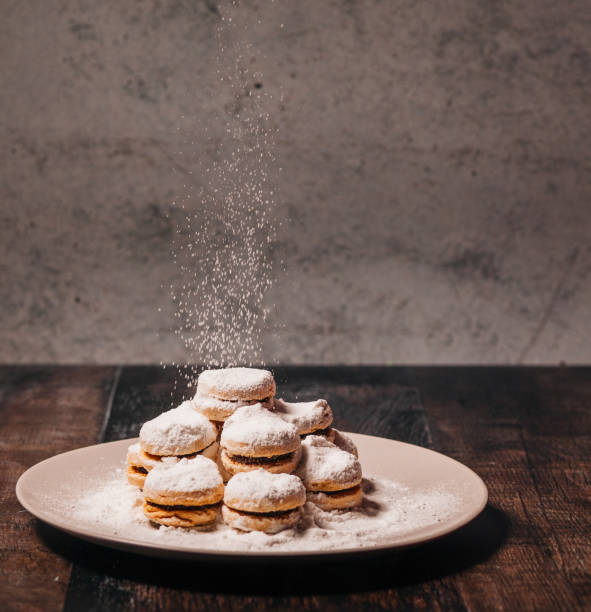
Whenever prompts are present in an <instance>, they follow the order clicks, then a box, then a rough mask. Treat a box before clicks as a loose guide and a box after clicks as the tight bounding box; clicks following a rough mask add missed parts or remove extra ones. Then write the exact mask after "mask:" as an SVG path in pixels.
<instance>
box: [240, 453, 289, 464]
mask: <svg viewBox="0 0 591 612" xmlns="http://www.w3.org/2000/svg"><path fill="white" fill-rule="evenodd" d="M228 456H229V457H230V459H231V460H232V461H236V463H244V464H246V465H270V464H272V463H279V462H280V461H288V460H289V459H291V458H292V457H293V453H287V454H285V455H275V456H274V457H245V456H244V455H228Z"/></svg>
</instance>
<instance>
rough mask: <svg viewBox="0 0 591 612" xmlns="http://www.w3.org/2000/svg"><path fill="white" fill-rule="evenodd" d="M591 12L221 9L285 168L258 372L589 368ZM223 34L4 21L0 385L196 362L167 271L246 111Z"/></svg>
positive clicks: (102, 5) (70, 18)
mask: <svg viewBox="0 0 591 612" xmlns="http://www.w3.org/2000/svg"><path fill="white" fill-rule="evenodd" d="M588 9H589V3H588V0H574V1H572V2H568V3H561V2H555V1H551V2H550V1H547V0H535V1H534V0H529V1H526V2H521V3H511V2H508V1H503V0H499V1H494V2H493V1H491V0H482V1H475V0H450V1H449V2H444V3H440V2H437V3H428V2H413V1H405V2H403V1H398V0H393V1H385V0H382V1H378V0H373V1H372V0H365V1H358V2H355V1H345V0H339V1H318V0H298V1H297V2H295V1H291V0H276V1H275V2H270V1H269V2H263V1H262V0H261V1H260V2H256V3H255V2H246V1H245V2H242V3H241V4H240V5H239V6H238V7H237V8H235V9H234V12H233V14H234V15H235V16H236V18H237V19H238V21H239V22H240V23H242V22H244V23H246V24H249V26H248V27H247V28H245V29H244V28H243V29H239V30H237V31H236V32H238V33H236V32H235V33H234V34H232V35H231V36H230V37H229V38H228V39H227V40H226V43H227V44H238V43H240V42H242V43H244V42H245V40H246V42H252V44H253V52H252V56H251V57H248V62H251V63H250V66H251V67H252V71H253V74H254V73H255V72H258V73H262V76H260V77H257V82H259V81H260V83H261V84H262V88H261V89H260V92H261V93H262V92H264V93H265V96H264V97H262V98H261V99H262V100H263V102H262V103H263V104H265V105H266V110H267V111H268V112H269V114H270V124H271V125H272V126H273V127H274V128H276V129H277V136H276V145H275V149H274V154H275V156H276V160H277V166H281V167H282V168H283V170H282V171H281V172H276V173H274V174H273V176H272V182H273V184H274V186H275V189H276V196H275V202H276V205H275V208H274V215H275V220H276V221H277V225H279V222H281V221H283V225H281V227H279V229H278V232H277V234H276V235H275V236H274V237H273V240H272V242H271V243H270V245H269V256H270V257H272V258H273V259H274V260H275V261H276V262H277V265H276V266H275V268H276V272H275V274H276V275H277V279H276V282H275V284H274V286H273V288H272V290H271V291H270V292H269V293H268V294H267V296H266V303H267V305H268V306H270V307H272V313H271V316H270V319H269V321H268V325H267V326H266V328H265V332H264V335H263V338H262V342H263V347H264V357H265V359H266V360H267V361H271V362H285V363H294V362H295V363H299V362H313V363H390V362H393V363H452V362H453V363H557V362H559V361H565V362H567V363H582V362H586V363H589V362H590V361H591V342H589V340H588V339H589V336H590V332H591V320H590V313H591V307H590V305H591V286H590V284H589V276H590V272H591V208H590V207H591V155H590V153H591V145H590V143H591V113H590V110H589V109H590V108H591V55H590V45H591V43H590V41H591V21H590V17H589V10H588ZM220 11H221V13H222V14H223V13H224V11H226V5H225V4H224V3H221V6H220V7H218V6H217V5H216V3H215V2H214V1H213V0H209V1H201V2H199V1H196V0H195V1H189V0H185V1H180V0H179V1H175V0H161V1H157V0H145V1H143V2H139V1H132V0H126V1H124V2H121V1H119V0H117V1H115V0H105V1H103V2H96V1H93V0H88V1H82V0H79V1H75V0H63V1H61V2H58V1H51V2H48V1H45V0H37V1H32V0H31V1H28V2H27V1H24V0H23V1H21V2H8V1H6V0H5V1H3V2H0V76H1V83H2V85H1V95H0V134H1V135H2V155H1V162H0V239H1V240H0V277H1V282H0V339H1V342H0V361H1V362H5V363H6V362H122V363H124V362H159V361H183V360H187V359H197V360H198V359H199V356H198V355H197V356H196V355H190V354H189V353H188V351H187V350H186V349H185V348H184V347H183V345H182V343H181V342H180V341H179V339H178V337H176V336H175V335H174V333H173V332H172V328H173V327H174V317H173V311H174V304H173V303H172V301H171V299H170V296H169V291H168V287H169V285H170V284H172V285H173V286H174V285H175V284H176V285H178V284H179V282H182V279H180V278H179V270H178V267H177V266H175V264H174V262H173V261H172V258H171V256H170V252H169V251H170V244H171V240H172V237H173V234H174V231H175V227H176V226H177V225H178V224H179V223H180V222H182V215H180V213H179V211H178V210H177V209H174V208H173V207H172V202H173V200H174V199H175V198H177V197H178V196H179V194H182V193H183V190H184V189H186V187H183V185H186V182H187V181H188V180H191V181H193V182H196V183H197V184H203V182H204V179H203V177H202V176H195V174H193V175H191V174H190V173H191V172H192V169H193V162H194V160H195V158H196V157H198V158H200V160H201V161H203V160H204V159H205V160H207V159H208V156H215V150H212V148H211V147H210V146H208V143H207V142H205V141H201V140H200V137H201V135H202V134H203V133H204V132H203V130H204V126H208V128H209V129H210V131H211V132H212V133H213V134H214V137H215V138H218V139H222V138H223V126H224V114H226V115H231V114H232V113H234V112H235V108H234V106H233V99H232V98H231V97H229V96H228V92H227V91H226V90H224V88H223V87H220V84H219V75H216V69H217V64H216V53H217V42H216V36H215V32H216V29H217V28H219V24H220ZM281 24H283V27H281ZM240 32H242V34H240ZM240 36H243V37H244V38H243V40H242V41H240ZM232 37H233V38H232ZM252 88H254V80H253V82H252V83H247V84H246V89H248V90H250V89H252ZM191 140H193V141H194V142H195V144H194V145H192V147H193V148H192V149H191V154H192V155H193V156H195V157H193V158H191V159H189V160H187V159H186V158H183V156H182V155H181V153H182V152H183V151H184V150H185V148H186V146H187V141H191ZM189 206H195V207H198V204H197V203H194V204H190V205H189ZM280 259H283V260H284V261H285V263H284V271H282V270H281V266H280V265H279V264H278V262H279V260H280Z"/></svg>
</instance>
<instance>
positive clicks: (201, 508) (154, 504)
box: [146, 500, 220, 512]
mask: <svg viewBox="0 0 591 612" xmlns="http://www.w3.org/2000/svg"><path fill="white" fill-rule="evenodd" d="M146 504H147V505H148V506H154V507H155V508H160V509H162V510H168V511H169V512H174V511H175V510H207V509H208V508H218V507H219V506H220V502H218V503H216V504H208V505H207V506H165V505H164V504H156V503H154V502H152V501H148V500H146Z"/></svg>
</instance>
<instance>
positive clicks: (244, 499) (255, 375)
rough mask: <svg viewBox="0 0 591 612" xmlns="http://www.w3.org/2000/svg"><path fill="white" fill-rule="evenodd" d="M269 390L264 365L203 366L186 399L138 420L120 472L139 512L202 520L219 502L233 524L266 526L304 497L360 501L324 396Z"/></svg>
mask: <svg viewBox="0 0 591 612" xmlns="http://www.w3.org/2000/svg"><path fill="white" fill-rule="evenodd" d="M275 390H276V385H275V380H274V379H273V375H272V374H271V372H269V371H267V370H260V369H255V368H225V369H219V370H205V371H204V372H202V373H201V375H200V376H199V379H198V382H197V391H196V394H195V397H194V398H193V399H192V400H189V401H186V402H183V404H181V405H180V406H179V407H178V408H174V409H172V410H169V411H167V412H165V413H163V414H161V415H160V416H158V417H156V418H155V419H152V420H151V421H148V422H147V423H145V424H144V425H143V426H142V428H141V430H140V441H139V443H137V444H134V445H132V446H130V448H129V451H128V455H127V464H128V471H127V474H128V481H129V482H130V483H131V484H133V485H134V486H138V487H140V488H143V495H144V514H145V515H146V517H147V518H149V519H150V520H151V521H152V522H154V523H159V524H163V525H169V526H179V527H198V528H203V527H209V528H210V527H211V526H213V525H215V523H216V522H217V520H218V514H219V510H220V508H221V515H222V518H223V520H224V522H225V523H226V524H228V525H230V526H232V527H233V528H235V529H240V530H242V531H263V532H266V533H276V532H277V531H280V530H282V529H286V528H289V527H293V526H295V525H296V524H297V523H298V522H299V520H300V518H301V515H302V509H303V506H304V504H305V502H306V501H308V502H312V503H314V504H316V505H317V506H318V507H320V508H321V509H323V510H343V509H349V508H353V507H355V506H358V505H359V504H361V502H362V491H361V480H362V472H361V465H360V463H359V461H358V459H357V449H356V447H355V444H354V443H353V442H352V440H351V439H350V438H348V437H347V436H346V435H345V434H343V433H341V432H339V431H337V430H336V429H334V428H333V427H332V422H333V414H332V410H331V408H330V406H329V405H328V403H327V402H326V400H323V399H319V400H316V401H313V402H287V401H284V400H282V399H275ZM223 483H227V484H226V485H225V488H224V484H223ZM222 498H223V503H222Z"/></svg>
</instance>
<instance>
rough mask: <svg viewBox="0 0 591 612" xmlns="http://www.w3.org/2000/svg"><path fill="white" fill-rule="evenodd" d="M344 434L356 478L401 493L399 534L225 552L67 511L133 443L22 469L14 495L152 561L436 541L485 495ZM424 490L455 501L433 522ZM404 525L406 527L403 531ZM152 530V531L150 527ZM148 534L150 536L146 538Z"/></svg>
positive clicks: (457, 475) (428, 459) (412, 452)
mask: <svg viewBox="0 0 591 612" xmlns="http://www.w3.org/2000/svg"><path fill="white" fill-rule="evenodd" d="M348 435H349V436H350V437H351V438H352V439H353V441H354V442H355V444H356V445H357V447H358V449H359V457H360V461H361V464H362V467H363V472H364V475H371V476H372V477H374V478H376V479H388V481H392V483H395V486H396V487H397V489H396V490H399V491H401V492H404V494H402V493H401V498H400V499H401V503H402V501H403V500H405V501H404V503H405V504H406V506H405V507H406V510H405V511H404V516H403V515H402V514H401V515H400V520H401V521H402V520H403V518H404V517H406V519H405V520H406V523H404V522H401V523H400V525H401V527H400V528H399V529H394V530H392V529H390V530H389V531H388V532H387V533H385V534H384V535H383V537H379V538H374V539H373V540H371V539H369V540H368V541H367V542H365V541H362V542H361V543H360V542H359V541H358V540H353V539H349V540H348V541H347V543H346V544H339V543H337V545H336V546H334V547H333V548H330V549H328V550H326V549H321V550H318V549H316V548H315V546H316V545H312V546H309V547H308V548H306V547H304V548H300V549H297V550H284V549H282V547H281V546H273V547H272V548H269V549H265V550H231V549H230V548H228V545H227V544H226V545H225V547H221V548H220V549H217V550H215V549H212V548H211V547H203V546H200V545H199V533H196V534H194V536H195V537H193V535H191V536H190V537H191V538H192V540H191V542H187V541H183V538H174V537H171V538H167V537H159V538H154V537H151V535H150V534H149V533H148V531H147V528H145V527H144V529H145V530H146V535H142V533H140V532H137V533H136V532H134V531H133V530H126V529H115V528H113V526H112V525H111V524H110V523H109V522H108V521H105V520H102V521H100V520H99V521H97V520H93V521H90V520H87V519H85V517H84V516H81V515H80V513H79V512H78V513H77V512H74V511H73V508H74V507H75V504H76V501H77V500H80V499H82V498H83V497H84V495H91V494H92V492H93V491H95V492H96V491H97V490H98V489H99V488H100V487H101V485H102V484H104V482H105V479H106V478H107V476H108V475H110V478H111V479H112V478H113V474H115V473H117V470H119V472H118V473H119V476H118V478H120V479H121V481H124V479H125V470H124V469H122V468H124V462H125V456H126V452H127V447H128V446H129V445H130V444H131V443H133V442H135V441H137V439H130V440H119V441H117V442H108V443H105V444H97V445H95V446H87V447H85V448H79V449H77V450H73V451H70V452H67V453H62V454H60V455H56V456H54V457H51V458H50V459H46V460H45V461H42V462H41V463H38V464H37V465H35V466H33V467H31V468H30V469H28V470H27V471H26V472H25V473H24V474H23V475H22V476H21V477H20V478H19V480H18V482H17V485H16V494H17V497H18V500H19V501H20V503H21V504H22V505H23V506H24V507H25V508H26V509H27V510H28V511H29V512H30V513H31V514H33V515H34V516H36V517H37V518H39V519H40V520H42V521H44V522H46V523H49V524H50V525H53V526H54V527H57V528H59V529H61V530H63V531H66V532H68V533H70V534H73V535H75V536H77V537H80V538H83V539H86V540H89V541H91V542H95V543H98V544H101V545H103V546H108V547H111V548H117V549H121V550H126V551H131V552H135V553H139V554H144V555H151V556H159V557H168V558H193V559H197V558H202V559H204V558H208V559H215V558H217V559H219V560H221V559H227V558H232V559H237V558H240V557H245V556H246V557H259V558H261V557H264V558H268V557H273V558H279V557H290V558H292V557H301V556H317V555H321V556H325V555H340V554H354V553H361V552H363V553H367V552H371V551H384V550H390V549H396V548H403V547H408V546H413V545H416V544H421V543H424V542H428V541H429V540H433V539H435V538H439V537H441V536H444V535H446V534H448V533H450V532H452V531H454V530H456V529H458V528H459V527H462V526H463V525H465V524H466V523H468V522H469V521H471V520H472V519H473V518H475V517H476V516H477V515H478V514H479V513H480V512H481V511H482V510H483V508H484V507H485V505H486V502H487V498H488V493H487V489H486V486H485V484H484V482H483V481H482V480H481V479H480V477H479V476H477V475H476V474H475V473H474V472H473V471H472V470H471V469H469V468H468V467H466V466H465V465H463V464H461V463H459V462H458V461H455V460H454V459H451V458H450V457H446V456H445V455H442V454H440V453H437V452H435V451H432V450H428V449H425V448H422V447H420V446H414V445H412V444H406V443H404V442H397V441H395V440H388V439H385V438H379V437H375V436H367V435H362V434H352V433H350V434H348ZM379 482H381V481H379ZM121 486H124V485H121ZM392 486H394V484H393V485H392ZM429 491H431V492H436V494H437V495H438V496H439V497H438V498H437V499H439V498H441V496H447V498H448V499H453V500H455V501H454V503H453V504H451V505H450V504H447V506H446V512H445V513H444V514H443V515H440V516H436V517H435V515H436V514H437V513H436V512H435V511H433V513H432V514H433V516H434V517H435V518H433V520H429V518H428V517H429V516H430V515H429V512H430V509H429V507H428V506H429V503H432V502H431V501H430V500H433V499H435V497H433V495H432V494H429V495H427V494H426V493H425V492H429ZM132 494H133V492H132ZM413 495H415V497H413ZM415 498H416V499H417V500H421V501H420V504H421V505H420V512H419V514H420V513H421V512H422V515H424V516H426V517H427V519H425V520H423V521H422V522H421V521H418V522H417V520H416V519H414V523H413V521H412V520H411V521H410V522H409V520H408V516H409V515H410V516H412V515H414V514H415V513H414V512H413V508H412V503H413V502H412V500H413V499H415ZM409 503H410V504H411V505H410V511H409ZM418 503H419V502H418V501H417V504H418ZM394 505H396V504H394ZM417 508H418V506H417ZM331 516H332V514H331ZM388 516H389V515H388ZM417 516H418V514H417ZM396 520H398V519H396ZM146 524H148V523H147V522H146ZM404 525H406V526H407V527H408V528H403V527H404ZM152 531H153V532H154V533H156V532H157V530H156V529H153V530H152ZM174 531H175V532H178V530H174ZM232 533H234V532H232ZM148 535H150V537H147V536H148ZM173 535H174V534H173ZM244 535H245V536H246V537H247V538H248V537H251V536H252V537H255V536H256V537H262V538H265V537H268V536H265V535H264V534H244ZM329 535H330V534H329ZM241 537H242V536H241ZM245 541H246V540H245Z"/></svg>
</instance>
